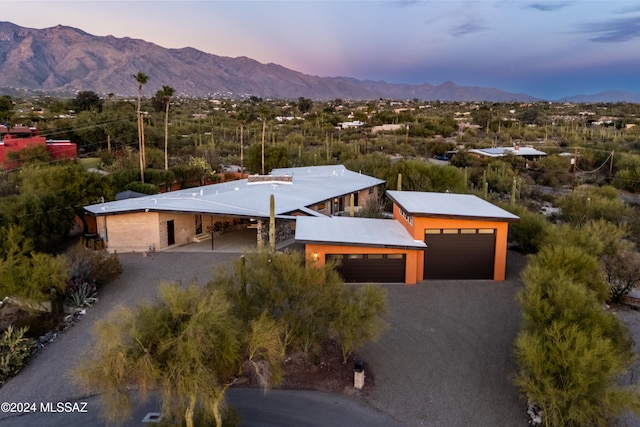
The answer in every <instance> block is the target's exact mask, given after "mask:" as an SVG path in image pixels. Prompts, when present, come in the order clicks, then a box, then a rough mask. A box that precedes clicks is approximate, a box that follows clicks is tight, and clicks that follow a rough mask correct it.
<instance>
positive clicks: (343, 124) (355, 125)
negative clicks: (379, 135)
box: [338, 120, 364, 129]
mask: <svg viewBox="0 0 640 427" xmlns="http://www.w3.org/2000/svg"><path fill="white" fill-rule="evenodd" d="M362 126H364V122H361V121H360V120H354V121H351V122H341V123H338V128H340V129H358V128H361V127H362Z"/></svg>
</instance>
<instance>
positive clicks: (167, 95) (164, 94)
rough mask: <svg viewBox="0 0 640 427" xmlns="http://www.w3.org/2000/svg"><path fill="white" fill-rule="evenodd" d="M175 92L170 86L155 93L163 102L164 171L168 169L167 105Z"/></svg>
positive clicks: (163, 86)
mask: <svg viewBox="0 0 640 427" xmlns="http://www.w3.org/2000/svg"><path fill="white" fill-rule="evenodd" d="M175 91H176V90H175V89H174V88H172V87H171V86H167V85H162V89H160V90H159V91H158V92H157V93H156V97H157V98H162V99H163V100H164V170H168V169H169V154H168V153H169V104H170V103H171V97H172V96H173V94H174V92H175Z"/></svg>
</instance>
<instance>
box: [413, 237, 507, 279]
mask: <svg viewBox="0 0 640 427" xmlns="http://www.w3.org/2000/svg"><path fill="white" fill-rule="evenodd" d="M424 241H425V243H426V244H427V249H426V250H425V253H424V278H425V279H489V280H492V279H493V274H494V254H495V250H496V232H495V229H491V228H481V229H477V228H463V229H460V228H453V229H451V228H445V229H442V228H440V229H438V228H436V229H426V230H425V234H424Z"/></svg>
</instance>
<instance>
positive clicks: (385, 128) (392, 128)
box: [371, 124, 407, 135]
mask: <svg viewBox="0 0 640 427" xmlns="http://www.w3.org/2000/svg"><path fill="white" fill-rule="evenodd" d="M406 127H407V126H406V125H404V124H386V125H380V126H374V127H372V128H371V133H372V134H374V135H375V134H377V133H380V132H397V131H399V130H402V129H405V128H406Z"/></svg>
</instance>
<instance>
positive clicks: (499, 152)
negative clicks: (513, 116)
mask: <svg viewBox="0 0 640 427" xmlns="http://www.w3.org/2000/svg"><path fill="white" fill-rule="evenodd" d="M468 153H469V154H471V155H473V156H476V157H480V158H492V157H504V156H506V155H507V154H513V155H514V156H521V157H524V158H525V159H527V160H536V159H539V158H540V157H543V156H546V155H547V153H545V152H544V151H540V150H536V149H535V148H533V147H530V146H527V147H520V146H519V145H516V146H514V147H496V148H477V149H472V150H469V151H468Z"/></svg>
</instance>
